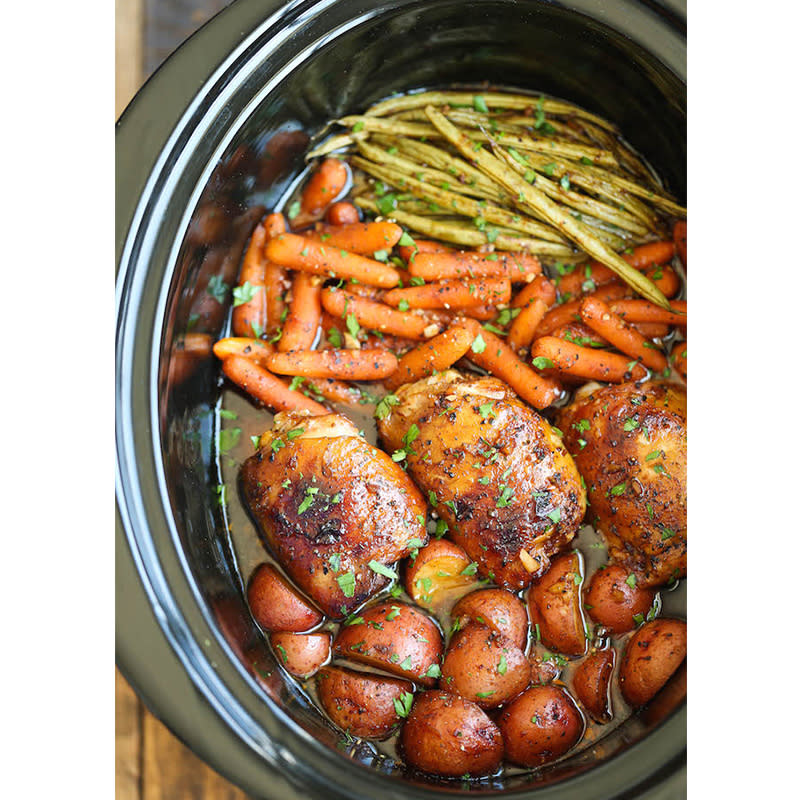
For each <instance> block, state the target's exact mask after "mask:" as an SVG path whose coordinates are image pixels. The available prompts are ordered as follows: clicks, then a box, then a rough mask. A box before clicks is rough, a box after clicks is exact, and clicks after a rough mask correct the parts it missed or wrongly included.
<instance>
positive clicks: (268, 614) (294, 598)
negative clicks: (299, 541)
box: [247, 564, 322, 633]
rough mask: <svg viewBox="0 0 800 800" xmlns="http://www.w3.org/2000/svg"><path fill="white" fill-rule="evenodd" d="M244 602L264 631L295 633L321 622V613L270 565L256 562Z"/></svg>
mask: <svg viewBox="0 0 800 800" xmlns="http://www.w3.org/2000/svg"><path fill="white" fill-rule="evenodd" d="M247 603H248V605H249V606H250V612H251V613H252V615H253V619H255V621H256V622H257V623H258V624H259V625H260V626H261V627H262V628H263V629H264V630H265V631H293V632H295V633H299V632H302V631H308V630H310V629H311V628H313V627H314V626H315V625H319V623H320V622H322V614H321V613H320V612H319V611H317V609H316V608H314V607H312V605H311V604H310V603H309V602H308V601H307V600H306V599H305V598H304V597H303V596H302V595H301V594H300V593H299V592H298V591H297V590H296V589H295V588H294V587H293V586H292V585H291V584H290V583H289V581H288V580H287V579H286V578H284V577H283V575H281V573H280V572H278V570H277V569H276V568H275V567H274V566H273V565H272V564H260V565H259V566H258V567H256V568H255V570H254V571H253V574H252V576H251V578H250V583H249V585H248V587H247Z"/></svg>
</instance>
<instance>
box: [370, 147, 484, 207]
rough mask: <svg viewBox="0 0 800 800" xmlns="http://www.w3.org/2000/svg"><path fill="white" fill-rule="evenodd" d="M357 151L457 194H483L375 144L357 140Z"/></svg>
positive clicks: (476, 195) (440, 172)
mask: <svg viewBox="0 0 800 800" xmlns="http://www.w3.org/2000/svg"><path fill="white" fill-rule="evenodd" d="M358 152H359V153H361V154H362V155H363V156H365V157H366V158H368V159H370V160H371V161H376V162H378V163H379V164H385V165H387V166H389V167H392V168H394V169H396V170H399V171H400V172H403V173H405V174H406V175H413V176H414V177H416V178H417V180H428V181H431V182H433V183H437V184H439V185H440V186H442V188H448V189H450V191H452V192H456V193H457V194H466V195H471V196H472V197H478V198H482V197H483V196H484V194H485V192H482V191H481V190H480V189H478V188H477V187H475V186H470V185H469V184H468V183H461V182H460V181H458V180H455V179H454V178H453V176H452V175H450V174H449V173H447V172H442V171H441V170H438V169H431V168H430V167H424V166H422V165H420V164H417V163H416V162H414V161H410V160H408V159H406V158H403V157H402V156H398V155H396V154H395V153H390V152H389V151H388V150H384V149H383V148H382V147H378V146H377V145H376V144H372V143H368V142H359V143H358Z"/></svg>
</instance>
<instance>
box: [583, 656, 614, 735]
mask: <svg viewBox="0 0 800 800" xmlns="http://www.w3.org/2000/svg"><path fill="white" fill-rule="evenodd" d="M615 653H616V650H614V649H613V648H611V649H608V650H598V651H597V652H595V653H592V654H591V655H589V656H587V657H586V660H585V661H583V662H581V664H580V665H579V666H578V668H577V669H576V670H575V674H574V675H573V676H572V691H573V692H574V694H575V696H576V697H577V698H578V700H580V702H581V704H582V705H583V707H584V708H585V709H586V711H587V712H588V714H589V716H590V717H591V718H592V719H593V720H595V722H600V723H605V722H610V721H611V719H612V717H613V712H612V709H611V695H610V694H609V691H608V688H609V685H610V684H611V674H612V672H613V671H614V658H615Z"/></svg>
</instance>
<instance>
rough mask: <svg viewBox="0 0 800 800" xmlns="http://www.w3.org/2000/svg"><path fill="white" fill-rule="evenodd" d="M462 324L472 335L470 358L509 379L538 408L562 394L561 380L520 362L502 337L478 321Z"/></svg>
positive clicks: (468, 353)
mask: <svg viewBox="0 0 800 800" xmlns="http://www.w3.org/2000/svg"><path fill="white" fill-rule="evenodd" d="M459 325H461V326H463V327H464V328H466V329H467V330H468V331H469V332H470V333H471V334H472V337H473V339H472V345H471V346H470V349H469V350H468V351H467V357H468V358H469V360H470V361H472V362H473V363H475V364H477V365H478V366H479V367H483V368H484V369H485V370H486V371H487V372H490V373H491V374H492V375H494V376H495V377H497V378H500V379H501V380H503V381H505V382H506V383H507V384H508V385H509V386H510V387H511V388H512V389H513V390H514V391H515V392H516V393H517V394H518V395H519V396H520V397H521V398H522V399H523V400H526V401H527V402H528V403H530V404H531V405H532V406H533V407H534V408H547V406H549V405H550V404H551V403H552V402H553V401H554V400H556V399H557V398H558V396H559V395H560V394H561V386H560V385H559V384H558V382H557V381H555V380H551V379H550V378H545V377H544V376H542V375H537V373H536V372H534V371H533V370H532V369H531V368H530V367H529V366H528V365H527V364H525V363H524V362H522V361H520V360H519V358H517V356H516V355H515V353H514V351H513V350H512V349H511V348H510V347H509V346H508V345H507V344H506V343H505V342H504V341H503V340H502V339H500V338H499V337H498V336H495V335H494V334H493V333H490V332H489V331H487V330H486V329H485V328H483V327H481V326H480V325H479V324H478V323H477V322H476V321H475V320H473V319H468V318H465V319H463V320H461V321H460V322H459Z"/></svg>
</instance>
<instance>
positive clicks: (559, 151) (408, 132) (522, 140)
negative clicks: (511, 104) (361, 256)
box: [337, 115, 617, 166]
mask: <svg viewBox="0 0 800 800" xmlns="http://www.w3.org/2000/svg"><path fill="white" fill-rule="evenodd" d="M337 121H338V122H339V124H340V125H345V126H347V127H350V128H351V129H353V130H355V129H356V128H357V127H358V130H359V132H360V131H362V130H366V131H368V132H380V133H390V134H394V135H395V136H411V137H414V138H418V139H441V138H442V134H441V133H440V132H439V131H437V130H436V128H435V127H434V126H433V125H430V124H425V123H423V122H403V121H402V120H395V119H385V118H383V117H369V116H355V115H354V116H349V117H342V118H341V119H339V120H337ZM359 126H360V127H359ZM472 138H473V139H474V140H475V141H476V142H489V141H491V140H492V135H490V134H489V133H487V132H486V131H485V130H483V129H479V130H476V131H474V132H473V133H472ZM494 138H496V139H497V140H498V141H499V142H500V143H501V144H503V145H505V146H507V147H518V148H519V149H520V150H532V151H533V152H536V153H549V154H552V155H553V156H560V157H561V158H566V159H569V160H571V161H579V160H580V159H581V158H588V159H590V160H591V161H592V162H593V163H595V164H601V165H603V166H616V165H617V160H616V158H615V157H614V154H613V153H610V152H608V151H607V150H603V149H601V148H599V147H588V146H587V145H582V144H573V143H570V142H561V141H557V140H555V139H547V138H545V137H542V138H536V137H533V136H529V135H523V134H516V133H505V132H503V131H498V132H497V133H496V134H494Z"/></svg>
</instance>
